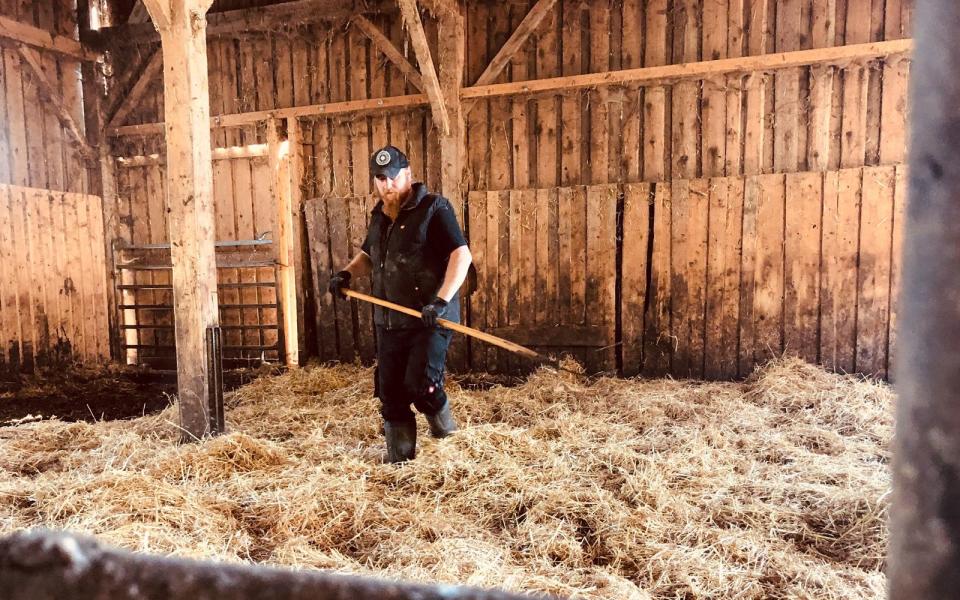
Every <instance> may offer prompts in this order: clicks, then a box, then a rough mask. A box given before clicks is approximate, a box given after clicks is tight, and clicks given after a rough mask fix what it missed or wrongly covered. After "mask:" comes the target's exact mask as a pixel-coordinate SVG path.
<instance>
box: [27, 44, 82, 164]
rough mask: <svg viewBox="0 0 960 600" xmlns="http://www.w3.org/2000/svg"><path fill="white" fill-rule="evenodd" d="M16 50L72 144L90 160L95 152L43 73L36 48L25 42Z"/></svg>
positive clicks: (58, 93)
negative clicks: (28, 45) (54, 111)
mask: <svg viewBox="0 0 960 600" xmlns="http://www.w3.org/2000/svg"><path fill="white" fill-rule="evenodd" d="M17 51H18V52H19V53H20V62H21V63H23V64H24V65H26V66H27V68H28V70H29V71H30V75H31V76H32V77H33V80H34V82H35V83H36V85H37V90H38V91H39V92H40V95H41V96H43V98H44V99H45V100H46V101H47V102H49V103H50V104H51V105H52V106H53V108H54V109H55V110H56V113H57V119H59V121H60V124H61V125H63V128H64V129H65V130H66V131H67V133H68V134H69V135H70V138H71V139H72V141H73V145H74V146H76V147H77V150H78V151H79V152H80V154H82V155H83V157H84V158H86V159H90V160H92V159H93V158H94V157H95V156H96V152H95V151H94V150H93V148H91V147H90V144H88V143H87V138H86V137H85V136H84V135H83V132H81V131H80V128H79V127H78V126H77V123H76V122H75V121H74V120H73V115H71V114H70V111H69V110H67V107H66V105H65V104H64V102H63V98H61V97H60V92H58V91H57V90H56V89H55V88H54V87H53V85H51V84H50V81H49V80H48V79H47V77H46V76H45V75H44V74H43V67H41V66H40V56H39V55H38V54H37V52H36V50H34V49H33V48H29V47H27V46H26V45H25V44H20V45H19V46H18V47H17Z"/></svg>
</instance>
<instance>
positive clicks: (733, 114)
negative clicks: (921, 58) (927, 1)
mask: <svg viewBox="0 0 960 600" xmlns="http://www.w3.org/2000/svg"><path fill="white" fill-rule="evenodd" d="M533 3H534V2H533V0H530V1H529V2H527V1H523V0H517V1H513V2H509V3H502V4H501V3H498V6H497V7H496V8H493V5H492V4H491V3H487V2H469V3H467V23H468V25H467V38H468V39H467V48H468V61H467V67H466V84H467V85H470V84H472V83H473V82H474V81H475V80H476V78H477V76H478V75H479V73H480V72H482V71H483V68H484V67H485V65H486V64H487V62H488V61H489V59H490V58H492V57H493V55H495V54H496V51H497V50H498V49H499V48H500V46H501V45H502V39H503V38H504V35H508V34H505V33H504V32H505V31H506V32H509V31H512V30H513V28H514V27H516V24H517V23H519V22H520V20H521V19H522V18H523V15H524V14H526V12H527V11H528V10H529V7H530V6H532V5H533ZM912 10H913V3H912V2H910V1H909V0H872V1H871V0H840V1H837V0H789V1H786V2H774V1H773V0H754V1H751V0H711V1H710V2H700V1H697V0H675V1H673V2H667V0H632V1H612V0H590V1H587V2H583V1H580V0H559V1H558V2H557V8H556V9H555V11H554V12H553V13H552V16H551V18H547V19H544V22H543V23H541V25H540V27H539V29H538V30H537V32H536V33H535V34H534V36H532V38H531V41H529V42H528V44H527V47H526V50H527V52H526V54H524V53H523V52H521V54H520V55H519V56H518V57H517V59H516V60H514V61H513V62H512V63H511V64H510V65H509V66H508V67H507V68H506V69H504V71H503V73H502V74H501V75H500V77H499V78H498V79H497V80H496V81H495V83H505V82H510V81H521V80H526V79H535V78H540V77H548V76H551V75H560V74H562V75H575V74H581V73H596V72H602V71H607V70H612V69H620V68H631V67H639V66H657V65H663V64H674V63H682V62H690V61H700V60H713V59H720V58H728V57H737V56H749V55H757V54H764V53H769V52H781V51H791V50H805V49H810V48H815V47H825V46H839V45H844V44H853V43H861V42H869V41H880V40H889V39H898V38H903V37H907V36H908V35H909V26H910V19H911V15H912ZM848 22H850V23H853V26H850V27H847V26H845V24H846V23H848ZM908 75H909V61H905V60H895V61H890V62H885V61H882V60H880V61H872V62H870V63H868V64H851V65H848V66H845V67H842V68H837V67H806V68H798V69H790V70H785V71H778V72H777V73H776V74H748V75H744V76H726V77H720V78H715V79H710V80H706V81H699V82H698V81H685V82H681V83H678V84H676V85H672V86H651V87H645V88H641V89H636V88H634V87H632V86H625V87H608V88H601V89H597V90H586V91H570V92H566V93H561V94H557V95H555V96H551V97H542V96H538V97H537V98H536V99H528V98H524V97H512V98H508V99H495V100H479V101H471V102H472V105H473V108H472V109H471V110H470V112H469V115H468V126H469V134H468V135H469V139H470V142H469V143H468V146H467V152H468V182H469V188H470V189H472V190H505V189H526V188H547V187H551V186H554V185H557V183H563V184H598V183H607V182H610V183H619V182H622V183H632V182H640V181H647V182H659V181H664V180H670V179H674V178H683V179H690V178H699V177H717V176H739V175H755V174H761V173H787V172H801V171H821V170H836V169H839V168H841V167H857V166H864V165H879V164H898V163H901V162H903V160H904V146H905V144H904V139H905V137H904V136H905V127H904V124H905V119H906V97H905V92H906V89H907V86H906V82H907V78H908ZM468 106H471V104H468Z"/></svg>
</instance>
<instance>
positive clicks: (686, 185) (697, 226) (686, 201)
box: [671, 179, 710, 378]
mask: <svg viewBox="0 0 960 600" xmlns="http://www.w3.org/2000/svg"><path fill="white" fill-rule="evenodd" d="M673 185H674V187H673V194H672V196H673V215H672V217H671V219H672V227H673V229H672V232H671V238H672V243H673V251H672V259H673V265H672V274H673V282H672V284H671V289H672V291H673V293H674V294H675V296H676V297H677V300H678V301H677V302H676V303H675V304H674V313H673V316H672V318H671V322H672V327H673V333H674V335H676V336H677V346H676V351H675V352H674V356H673V373H674V374H675V375H677V376H680V377H694V378H702V377H703V368H704V338H705V335H704V334H705V331H704V325H705V320H704V319H705V313H706V290H705V286H706V280H707V228H708V223H709V221H708V212H709V205H710V204H709V203H710V195H709V182H708V181H707V180H704V179H696V180H693V181H690V182H685V181H678V180H674V184H673ZM678 304H679V306H678Z"/></svg>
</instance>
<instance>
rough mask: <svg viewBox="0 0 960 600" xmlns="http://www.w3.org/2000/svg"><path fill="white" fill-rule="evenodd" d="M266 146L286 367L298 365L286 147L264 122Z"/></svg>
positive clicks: (276, 131)
mask: <svg viewBox="0 0 960 600" xmlns="http://www.w3.org/2000/svg"><path fill="white" fill-rule="evenodd" d="M267 147H268V148H269V152H270V159H269V160H270V173H271V175H272V176H273V179H272V181H271V187H272V188H273V198H274V202H276V207H277V235H276V238H275V239H276V241H277V262H278V269H277V275H278V281H277V295H278V296H279V300H280V310H281V313H282V315H283V341H284V356H283V361H284V363H285V364H286V365H287V366H288V367H295V366H297V365H299V364H300V354H299V351H298V341H297V340H298V338H299V337H300V336H299V334H298V327H297V274H296V254H295V248H296V241H295V239H294V238H295V234H296V232H295V230H294V220H293V209H292V202H291V196H292V194H291V189H290V188H291V187H292V186H291V180H290V154H289V151H290V149H289V146H288V144H285V143H284V142H281V141H280V131H279V122H278V120H277V119H270V120H269V121H267Z"/></svg>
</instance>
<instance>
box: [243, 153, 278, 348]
mask: <svg viewBox="0 0 960 600" xmlns="http://www.w3.org/2000/svg"><path fill="white" fill-rule="evenodd" d="M250 167H251V169H250V171H251V177H252V179H253V189H252V190H251V193H252V195H253V215H254V227H255V229H254V234H255V236H256V237H260V236H262V235H265V234H266V232H268V231H269V232H270V234H269V237H270V238H271V239H273V240H274V245H273V248H274V249H275V248H276V247H277V245H278V242H277V241H276V240H277V239H278V238H279V237H280V235H279V232H280V228H279V225H278V224H277V209H276V203H277V199H276V198H275V197H274V195H273V185H272V183H273V176H272V173H271V172H270V165H269V162H268V161H267V159H266V158H263V157H258V158H255V159H252V160H251V161H250ZM274 252H276V250H274ZM253 275H254V281H260V282H270V281H276V271H275V270H274V269H272V268H270V269H256V270H254V271H253ZM254 291H255V294H251V296H253V297H255V298H256V299H257V302H258V303H260V304H279V303H278V302H277V301H276V289H275V288H270V287H265V286H258V287H256V288H254ZM269 296H273V297H272V298H270V297H269ZM277 315H278V310H277V309H276V308H261V309H259V310H257V317H256V321H255V324H256V325H265V324H270V323H279V319H278V316H277ZM251 333H253V334H254V336H255V337H257V338H259V343H260V345H261V346H262V345H269V344H270V341H267V340H266V339H265V336H266V334H267V330H265V329H263V328H262V327H261V328H258V329H256V330H254V331H251Z"/></svg>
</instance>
